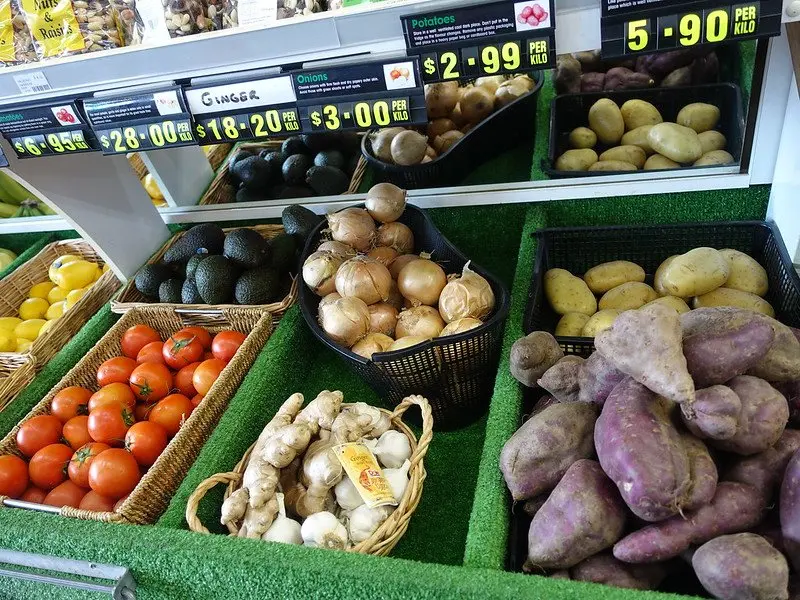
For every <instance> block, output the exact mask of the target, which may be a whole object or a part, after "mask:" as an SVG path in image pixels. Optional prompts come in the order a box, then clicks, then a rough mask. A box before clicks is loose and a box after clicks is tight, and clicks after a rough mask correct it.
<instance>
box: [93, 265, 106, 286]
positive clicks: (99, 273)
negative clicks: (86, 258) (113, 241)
mask: <svg viewBox="0 0 800 600" xmlns="http://www.w3.org/2000/svg"><path fill="white" fill-rule="evenodd" d="M102 276H103V269H101V268H100V265H97V272H96V273H95V274H94V279H92V283H94V282H95V281H97V280H98V279H100V278H101V277H102Z"/></svg>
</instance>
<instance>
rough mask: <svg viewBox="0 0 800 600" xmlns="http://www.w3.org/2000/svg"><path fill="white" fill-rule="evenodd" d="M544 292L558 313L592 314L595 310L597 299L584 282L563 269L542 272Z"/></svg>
mask: <svg viewBox="0 0 800 600" xmlns="http://www.w3.org/2000/svg"><path fill="white" fill-rule="evenodd" d="M544 294H545V296H546V297H547V301H548V302H550V306H552V307H553V310H554V311H556V312H557V313H558V314H560V315H565V314H567V313H571V312H579V313H583V314H585V315H593V314H594V313H596V312H597V299H596V298H595V297H594V294H592V292H591V290H590V289H589V288H588V286H587V285H586V282H585V281H584V280H583V279H581V278H580V277H575V276H574V275H573V274H572V273H570V272H569V271H566V270H564V269H550V270H549V271H547V273H545V274H544Z"/></svg>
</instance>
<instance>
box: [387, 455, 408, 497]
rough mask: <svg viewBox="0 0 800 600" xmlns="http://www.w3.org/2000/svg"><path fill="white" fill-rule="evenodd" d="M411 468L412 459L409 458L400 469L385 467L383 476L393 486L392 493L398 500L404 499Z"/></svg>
mask: <svg viewBox="0 0 800 600" xmlns="http://www.w3.org/2000/svg"><path fill="white" fill-rule="evenodd" d="M410 468H411V461H409V460H407V461H405V462H404V463H403V466H402V467H400V468H399V469H384V470H383V476H384V477H385V478H386V481H388V482H389V487H390V488H392V495H393V496H394V499H395V500H397V502H400V501H401V500H402V499H403V495H404V494H405V493H406V488H407V487H408V470H409V469H410Z"/></svg>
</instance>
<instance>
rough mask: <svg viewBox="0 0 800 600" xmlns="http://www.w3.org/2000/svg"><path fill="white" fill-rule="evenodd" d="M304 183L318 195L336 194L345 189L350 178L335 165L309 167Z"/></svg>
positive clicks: (348, 185)
mask: <svg viewBox="0 0 800 600" xmlns="http://www.w3.org/2000/svg"><path fill="white" fill-rule="evenodd" d="M306 183H307V184H308V185H309V186H310V187H311V189H312V190H314V191H315V192H316V193H317V194H318V195H320V196H336V195H338V194H342V193H344V192H346V191H347V188H348V187H350V178H349V177H348V176H347V175H345V174H344V172H343V171H342V170H341V169H337V168H336V167H311V168H310V169H309V170H308V172H307V173H306Z"/></svg>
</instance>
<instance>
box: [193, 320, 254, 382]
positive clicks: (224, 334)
mask: <svg viewBox="0 0 800 600" xmlns="http://www.w3.org/2000/svg"><path fill="white" fill-rule="evenodd" d="M246 337H247V336H246V335H245V334H243V333H240V332H238V331H220V332H219V333H218V334H217V335H215V336H214V341H212V342H211V352H212V353H213V354H214V358H218V359H220V360H224V361H225V362H230V360H231V359H232V358H233V355H234V354H236V351H237V350H238V349H239V346H241V345H242V344H243V343H244V339H245V338H246ZM198 391H200V390H198Z"/></svg>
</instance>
